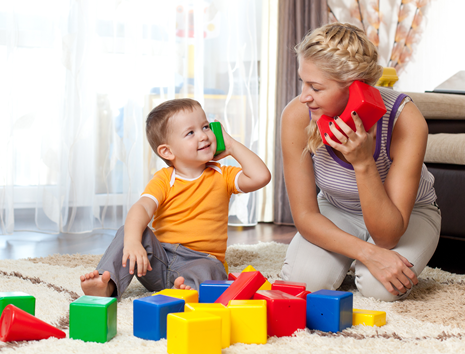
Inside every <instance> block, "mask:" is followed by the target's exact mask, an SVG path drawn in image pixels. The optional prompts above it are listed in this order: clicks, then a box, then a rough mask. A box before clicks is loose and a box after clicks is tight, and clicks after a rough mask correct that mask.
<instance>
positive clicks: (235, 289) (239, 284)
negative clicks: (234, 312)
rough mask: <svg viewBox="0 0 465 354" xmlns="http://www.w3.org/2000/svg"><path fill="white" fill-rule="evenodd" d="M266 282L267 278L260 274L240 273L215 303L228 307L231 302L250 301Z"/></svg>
mask: <svg viewBox="0 0 465 354" xmlns="http://www.w3.org/2000/svg"><path fill="white" fill-rule="evenodd" d="M265 282H266V278H265V277H264V276H263V275H262V273H260V272H245V273H240V275H239V276H238V277H237V279H236V280H235V281H234V283H232V284H231V285H230V286H229V288H227V289H226V290H225V291H224V293H223V294H222V295H221V296H220V297H219V298H218V299H217V300H216V301H215V303H221V304H223V305H224V306H228V304H229V301H231V300H249V299H251V298H252V297H253V296H254V294H255V292H256V291H257V290H258V289H260V287H261V286H262V285H263V284H264V283H265Z"/></svg>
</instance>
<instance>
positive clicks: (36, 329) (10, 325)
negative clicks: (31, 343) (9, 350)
mask: <svg viewBox="0 0 465 354" xmlns="http://www.w3.org/2000/svg"><path fill="white" fill-rule="evenodd" d="M50 337H56V338H59V339H61V338H65V337H66V333H65V332H63V331H62V330H59V329H58V328H55V327H53V326H51V325H49V324H48V323H46V322H44V321H42V320H39V319H38V318H37V317H35V316H32V315H31V314H29V313H27V312H26V311H23V310H21V309H19V308H17V307H16V306H14V305H8V306H6V307H5V309H4V310H3V313H2V317H1V318H0V340H1V341H3V342H12V341H22V340H41V339H47V338H50Z"/></svg>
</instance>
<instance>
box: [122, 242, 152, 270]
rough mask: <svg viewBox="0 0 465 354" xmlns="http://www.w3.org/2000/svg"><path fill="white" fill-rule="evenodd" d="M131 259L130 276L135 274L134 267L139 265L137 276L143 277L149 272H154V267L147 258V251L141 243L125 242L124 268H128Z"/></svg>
mask: <svg viewBox="0 0 465 354" xmlns="http://www.w3.org/2000/svg"><path fill="white" fill-rule="evenodd" d="M128 259H129V274H134V267H135V265H136V264H137V276H138V277H142V276H144V275H146V274H147V271H148V270H149V271H150V270H152V266H151V265H150V262H149V260H148V258H147V251H146V250H145V248H144V247H142V244H141V243H140V242H137V241H135V242H131V241H125V242H124V248H123V259H122V263H123V267H125V268H126V264H127V261H128Z"/></svg>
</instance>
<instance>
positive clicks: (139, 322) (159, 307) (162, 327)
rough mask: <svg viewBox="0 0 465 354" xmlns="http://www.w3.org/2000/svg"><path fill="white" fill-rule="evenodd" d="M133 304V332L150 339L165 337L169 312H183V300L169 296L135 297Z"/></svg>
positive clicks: (137, 335)
mask: <svg viewBox="0 0 465 354" xmlns="http://www.w3.org/2000/svg"><path fill="white" fill-rule="evenodd" d="M132 305H133V316H134V321H133V333H134V336H135V337H139V338H142V339H150V340H160V339H161V338H166V318H167V316H168V314H169V313H173V312H183V311H184V305H185V301H184V300H182V299H178V298H175V297H171V296H165V295H155V296H147V297H144V298H141V299H136V300H134V301H133V303H132Z"/></svg>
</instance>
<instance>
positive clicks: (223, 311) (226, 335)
mask: <svg viewBox="0 0 465 354" xmlns="http://www.w3.org/2000/svg"><path fill="white" fill-rule="evenodd" d="M184 311H185V312H192V311H199V312H200V311H205V312H208V313H211V314H212V315H215V316H219V317H221V348H223V349H224V348H228V347H229V346H230V345H231V310H230V309H228V308H227V307H226V306H224V305H223V304H217V303H214V304H206V303H201V304H186V305H185V307H184Z"/></svg>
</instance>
